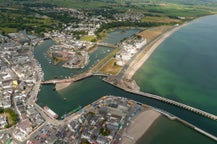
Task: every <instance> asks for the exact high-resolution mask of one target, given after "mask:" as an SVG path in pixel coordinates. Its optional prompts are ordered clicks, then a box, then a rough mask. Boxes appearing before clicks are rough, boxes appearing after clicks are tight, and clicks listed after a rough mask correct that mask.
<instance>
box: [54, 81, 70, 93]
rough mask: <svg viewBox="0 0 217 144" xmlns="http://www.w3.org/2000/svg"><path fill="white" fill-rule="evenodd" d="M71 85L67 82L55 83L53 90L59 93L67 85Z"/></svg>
mask: <svg viewBox="0 0 217 144" xmlns="http://www.w3.org/2000/svg"><path fill="white" fill-rule="evenodd" d="M71 84H72V82H67V83H56V85H55V89H56V91H60V90H62V89H65V88H67V87H68V86H69V85H71Z"/></svg>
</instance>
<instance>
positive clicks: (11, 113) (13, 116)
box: [0, 107, 18, 128]
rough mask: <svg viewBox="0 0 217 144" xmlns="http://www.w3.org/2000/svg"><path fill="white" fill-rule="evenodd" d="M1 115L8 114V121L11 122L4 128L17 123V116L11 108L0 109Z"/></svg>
mask: <svg viewBox="0 0 217 144" xmlns="http://www.w3.org/2000/svg"><path fill="white" fill-rule="evenodd" d="M1 113H7V114H9V117H8V118H9V119H10V120H9V121H11V123H9V124H8V125H6V128H9V127H11V126H12V125H15V124H16V123H17V119H18V116H17V114H16V113H15V112H14V111H13V110H12V109H11V108H6V109H3V108H2V107H0V114H1Z"/></svg>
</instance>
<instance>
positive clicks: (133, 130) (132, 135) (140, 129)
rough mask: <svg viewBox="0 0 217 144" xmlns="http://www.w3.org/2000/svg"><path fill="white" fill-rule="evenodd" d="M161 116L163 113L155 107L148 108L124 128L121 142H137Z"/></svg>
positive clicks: (125, 143)
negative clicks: (154, 108)
mask: <svg viewBox="0 0 217 144" xmlns="http://www.w3.org/2000/svg"><path fill="white" fill-rule="evenodd" d="M160 116H161V114H160V113H159V112H156V111H154V110H153V109H148V110H145V111H143V112H141V113H140V114H138V115H137V116H136V117H135V118H134V119H133V120H132V122H131V124H130V125H129V127H128V128H126V129H125V130H124V133H123V137H122V141H121V143H123V144H135V143H136V141H137V140H138V139H139V138H141V137H142V136H143V135H144V134H145V132H147V130H148V129H149V128H150V127H151V125H152V124H153V123H154V122H155V121H156V120H157V119H158V118H159V117H160Z"/></svg>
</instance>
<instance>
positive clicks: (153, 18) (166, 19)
mask: <svg viewBox="0 0 217 144" xmlns="http://www.w3.org/2000/svg"><path fill="white" fill-rule="evenodd" d="M141 22H159V23H166V24H167V23H179V22H180V20H178V19H172V18H169V17H156V16H145V17H144V18H142V19H141Z"/></svg>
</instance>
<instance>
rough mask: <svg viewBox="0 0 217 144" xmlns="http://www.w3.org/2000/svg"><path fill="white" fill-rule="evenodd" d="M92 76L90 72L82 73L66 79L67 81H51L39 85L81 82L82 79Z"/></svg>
mask: <svg viewBox="0 0 217 144" xmlns="http://www.w3.org/2000/svg"><path fill="white" fill-rule="evenodd" d="M92 75H93V73H92V72H86V73H82V74H79V75H76V76H74V77H72V78H68V79H53V80H47V81H43V82H41V84H57V83H70V82H75V81H79V80H82V79H84V78H87V77H90V76H92Z"/></svg>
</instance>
